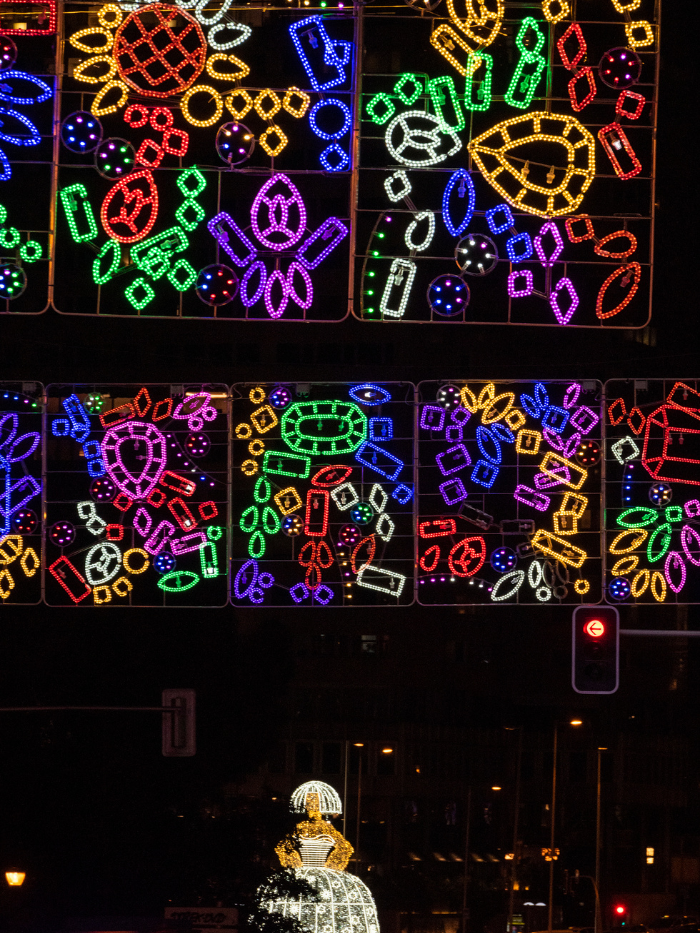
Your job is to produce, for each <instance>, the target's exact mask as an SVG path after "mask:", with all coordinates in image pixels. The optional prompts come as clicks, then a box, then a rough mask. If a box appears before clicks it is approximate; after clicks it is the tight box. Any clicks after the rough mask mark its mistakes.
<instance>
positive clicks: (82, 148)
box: [61, 110, 102, 152]
mask: <svg viewBox="0 0 700 933" xmlns="http://www.w3.org/2000/svg"><path fill="white" fill-rule="evenodd" d="M101 140H102V124H101V123H100V121H99V120H97V119H96V118H95V117H93V116H92V114H91V113H88V112H87V111H86V110H78V111H76V112H75V113H71V114H69V115H68V116H67V117H66V118H65V119H64V120H63V122H62V123H61V142H62V143H63V145H64V146H65V147H66V149H69V150H70V151H71V152H92V151H93V150H94V149H96V148H97V146H98V145H99V144H100V142H101Z"/></svg>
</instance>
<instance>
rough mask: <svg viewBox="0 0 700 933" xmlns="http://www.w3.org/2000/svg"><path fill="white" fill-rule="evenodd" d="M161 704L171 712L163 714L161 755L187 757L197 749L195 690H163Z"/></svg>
mask: <svg viewBox="0 0 700 933" xmlns="http://www.w3.org/2000/svg"><path fill="white" fill-rule="evenodd" d="M162 705H163V706H164V707H171V708H173V709H174V710H175V712H173V713H166V712H164V713H163V714H162V716H163V755H164V756H165V757H166V758H189V757H191V756H192V755H194V754H195V753H196V751H197V739H196V733H195V691H194V690H184V689H183V690H173V689H170V690H164V691H163V693H162Z"/></svg>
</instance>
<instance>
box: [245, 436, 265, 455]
mask: <svg viewBox="0 0 700 933" xmlns="http://www.w3.org/2000/svg"><path fill="white" fill-rule="evenodd" d="M248 453H249V454H250V456H251V457H259V456H260V455H261V454H264V453H265V441H261V440H260V439H259V438H256V440H254V441H251V442H250V444H248Z"/></svg>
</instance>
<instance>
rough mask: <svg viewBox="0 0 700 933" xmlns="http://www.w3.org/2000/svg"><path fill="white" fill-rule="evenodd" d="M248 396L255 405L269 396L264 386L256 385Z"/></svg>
mask: <svg viewBox="0 0 700 933" xmlns="http://www.w3.org/2000/svg"><path fill="white" fill-rule="evenodd" d="M248 398H249V399H250V400H251V402H252V403H253V405H260V404H262V402H264V401H265V399H266V398H267V394H266V393H265V390H264V389H263V387H262V386H256V387H255V388H254V389H251V390H250V392H249V393H248Z"/></svg>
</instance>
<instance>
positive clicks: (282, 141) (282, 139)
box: [258, 123, 289, 159]
mask: <svg viewBox="0 0 700 933" xmlns="http://www.w3.org/2000/svg"><path fill="white" fill-rule="evenodd" d="M273 133H274V134H275V135H276V136H277V139H278V140H279V142H278V143H277V145H276V146H274V147H272V146H270V145H268V142H267V138H268V136H271V135H272V134H273ZM258 142H259V143H260V145H261V146H262V148H263V149H264V150H265V152H266V153H267V154H268V155H269V156H270V158H273V159H274V157H275V156H278V155H279V154H280V152H282V150H283V149H284V147H285V146H286V145H287V143H288V142H289V140H288V139H287V136H286V134H285V133H284V132H283V130H281V129H280V127H279V126H276V125H275V124H274V123H273V124H272V126H269V127H268V128H267V129H266V130H265V132H264V133H263V134H262V136H260V137H259V138H258Z"/></svg>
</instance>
